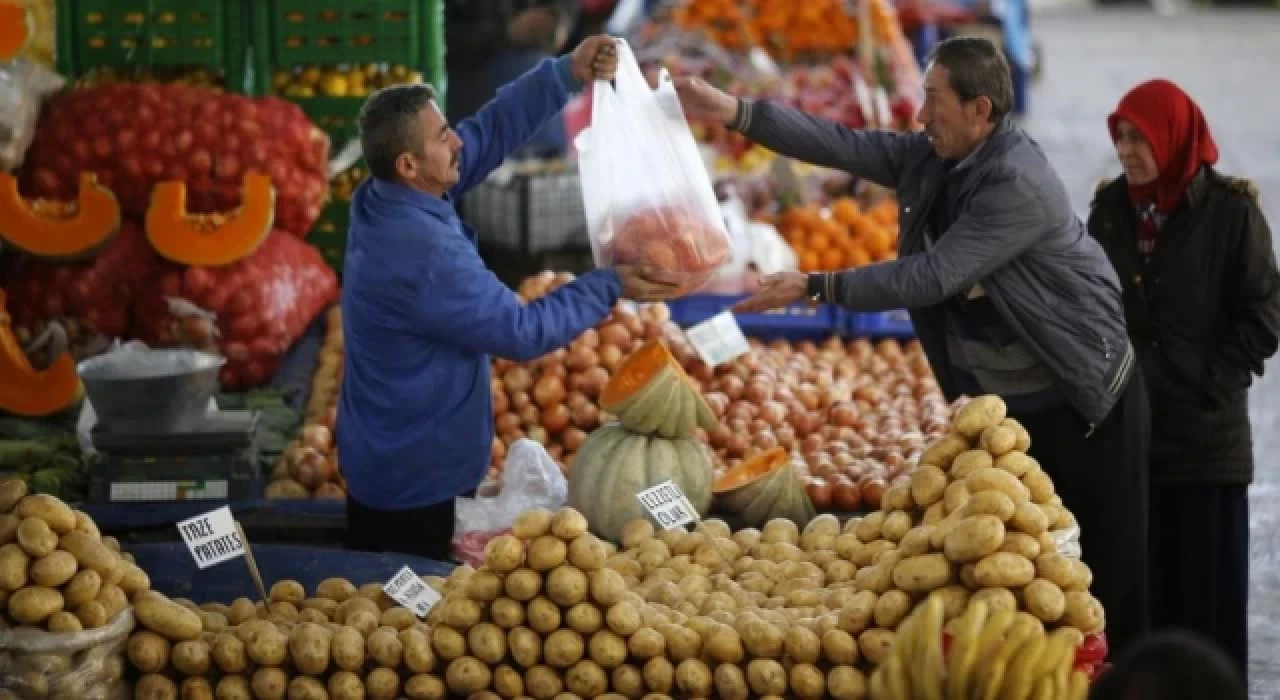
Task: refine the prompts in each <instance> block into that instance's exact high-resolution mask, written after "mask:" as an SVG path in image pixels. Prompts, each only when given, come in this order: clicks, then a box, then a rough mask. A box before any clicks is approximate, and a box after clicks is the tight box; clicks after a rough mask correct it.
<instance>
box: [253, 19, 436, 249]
mask: <svg viewBox="0 0 1280 700" xmlns="http://www.w3.org/2000/svg"><path fill="white" fill-rule="evenodd" d="M248 6H249V7H250V8H251V9H250V11H251V12H252V18H251V26H252V44H253V47H254V56H253V62H252V72H253V73H254V74H255V75H256V76H258V78H257V80H255V81H254V82H255V88H256V94H258V95H268V94H271V95H278V96H280V97H283V98H286V99H289V100H291V101H293V102H296V103H297V104H298V105H299V106H301V107H302V109H303V111H304V112H306V113H307V116H309V117H311V119H312V121H314V122H315V123H316V125H317V126H319V127H320V128H322V129H324V130H325V132H326V133H328V134H329V138H330V140H331V152H332V153H337V152H338V151H340V150H341V149H342V148H343V146H344V145H346V144H347V142H348V141H350V140H351V139H353V138H355V137H356V135H357V129H356V116H357V115H358V113H359V111H360V106H361V105H362V104H364V100H365V98H366V97H368V95H369V93H370V92H372V91H373V90H374V89H376V88H378V87H382V86H384V85H389V84H393V83H403V82H421V81H425V82H429V83H431V84H432V85H434V86H435V88H436V91H437V92H438V94H439V95H440V96H441V106H442V107H443V95H444V87H445V72H444V0H257V1H255V2H252V3H249V4H248ZM364 176H365V171H364V168H363V163H359V164H357V165H356V166H355V167H353V168H351V169H350V170H348V171H347V172H344V173H341V174H338V175H336V177H335V179H334V180H333V181H332V187H331V198H330V201H329V203H328V205H327V206H326V208H325V211H324V212H323V213H322V214H321V216H320V219H319V221H317V222H316V225H315V228H314V229H313V230H312V232H311V235H310V236H308V241H310V242H311V243H312V244H313V245H315V246H316V247H317V248H319V249H320V252H321V254H322V255H323V256H324V257H325V260H327V261H328V262H329V264H330V265H332V266H333V267H334V268H335V269H337V270H339V271H341V270H342V254H343V251H344V249H345V247H346V236H347V208H348V204H349V198H350V193H351V191H352V190H354V189H355V187H356V185H358V184H359V182H360V181H361V180H362V179H363V178H364Z"/></svg>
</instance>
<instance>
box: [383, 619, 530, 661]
mask: <svg viewBox="0 0 1280 700" xmlns="http://www.w3.org/2000/svg"><path fill="white" fill-rule="evenodd" d="M467 648H468V649H470V650H471V655H472V656H474V657H475V658H477V659H479V660H481V661H483V662H485V663H486V664H489V665H490V666H493V665H496V664H497V663H498V662H500V661H502V659H503V658H505V657H506V655H507V637H506V634H505V633H504V632H503V631H502V628H500V627H498V626H497V625H495V624H493V623H491V622H481V623H480V624H478V625H476V626H475V627H472V628H471V629H470V630H468V631H467ZM387 665H389V666H393V665H392V664H387ZM393 667H394V666H393Z"/></svg>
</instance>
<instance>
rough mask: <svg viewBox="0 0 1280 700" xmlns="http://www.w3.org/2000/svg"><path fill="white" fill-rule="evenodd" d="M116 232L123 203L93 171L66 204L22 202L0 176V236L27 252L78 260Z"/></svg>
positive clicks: (8, 178) (14, 183)
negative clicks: (120, 202)
mask: <svg viewBox="0 0 1280 700" xmlns="http://www.w3.org/2000/svg"><path fill="white" fill-rule="evenodd" d="M0 2H3V0H0ZM118 230H120V204H119V203H118V202H117V201H116V196H115V195H114V194H112V192H111V190H109V189H107V188H106V187H103V186H102V185H101V184H100V183H99V182H98V178H97V177H96V176H95V175H94V174H93V173H81V174H80V194H79V196H78V197H76V199H75V200H74V201H69V202H62V201H55V200H48V199H32V200H27V199H23V198H22V194H21V193H20V192H18V179H17V178H15V177H14V176H12V175H10V174H8V173H4V172H0V238H3V239H4V240H5V242H6V243H8V244H9V245H12V246H13V247H14V248H17V249H18V250H21V251H22V252H24V253H27V254H29V255H34V256H36V257H39V258H48V259H51V260H55V261H59V262H70V261H75V260H79V259H82V258H86V257H89V256H92V255H94V254H96V253H97V252H98V251H99V250H100V249H101V248H102V247H103V246H105V245H106V244H107V243H108V242H110V241H111V237H112V236H114V235H115V233H116V231H118Z"/></svg>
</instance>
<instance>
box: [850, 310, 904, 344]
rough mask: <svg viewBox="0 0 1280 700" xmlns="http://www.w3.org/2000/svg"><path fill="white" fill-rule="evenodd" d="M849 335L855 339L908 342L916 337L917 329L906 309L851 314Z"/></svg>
mask: <svg viewBox="0 0 1280 700" xmlns="http://www.w3.org/2000/svg"><path fill="white" fill-rule="evenodd" d="M847 324H848V327H849V330H850V333H849V335H852V336H853V337H855V338H897V339H899V340H908V339H911V338H914V337H916V331H915V327H914V326H912V325H911V316H910V315H909V314H907V310H906V309H896V310H894V311H880V312H876V313H850V314H848V315H847Z"/></svg>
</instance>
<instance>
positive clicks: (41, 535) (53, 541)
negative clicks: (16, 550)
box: [16, 518, 58, 559]
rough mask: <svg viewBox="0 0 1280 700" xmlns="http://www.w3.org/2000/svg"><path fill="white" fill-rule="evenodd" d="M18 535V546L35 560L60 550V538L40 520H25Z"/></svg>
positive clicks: (19, 525)
mask: <svg viewBox="0 0 1280 700" xmlns="http://www.w3.org/2000/svg"><path fill="white" fill-rule="evenodd" d="M16 534H17V539H18V544H19V545H20V546H21V547H22V549H23V551H25V552H26V553H27V554H29V555H30V556H31V557H33V558H36V559H39V558H41V557H45V556H48V555H49V554H50V553H52V552H53V550H55V549H57V548H58V536H57V535H55V534H54V532H53V530H52V529H50V528H49V524H48V523H46V522H45V521H43V520H41V519H40V518H24V519H23V520H22V522H20V523H18V530H17V533H16Z"/></svg>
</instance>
